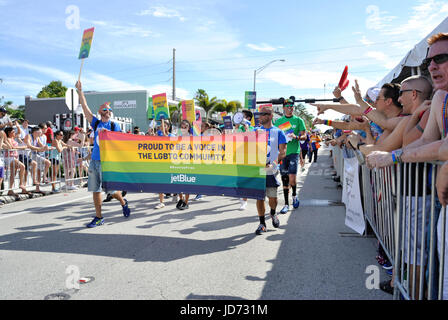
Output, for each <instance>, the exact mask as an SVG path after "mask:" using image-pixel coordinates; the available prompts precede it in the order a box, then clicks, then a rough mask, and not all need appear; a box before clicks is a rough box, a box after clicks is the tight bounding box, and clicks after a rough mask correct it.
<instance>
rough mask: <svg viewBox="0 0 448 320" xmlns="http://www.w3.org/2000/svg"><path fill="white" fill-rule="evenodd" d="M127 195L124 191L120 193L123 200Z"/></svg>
mask: <svg viewBox="0 0 448 320" xmlns="http://www.w3.org/2000/svg"><path fill="white" fill-rule="evenodd" d="M127 194H128V192H127V191H126V190H125V191H121V196H122V197H123V198H124V197H125V196H126V195H127Z"/></svg>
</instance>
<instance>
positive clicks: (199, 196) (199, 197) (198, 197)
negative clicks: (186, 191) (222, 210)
mask: <svg viewBox="0 0 448 320" xmlns="http://www.w3.org/2000/svg"><path fill="white" fill-rule="evenodd" d="M201 199H202V194H198V195H197V196H196V197H195V198H194V199H193V200H194V201H197V200H201Z"/></svg>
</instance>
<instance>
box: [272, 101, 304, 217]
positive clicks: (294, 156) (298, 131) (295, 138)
mask: <svg viewBox="0 0 448 320" xmlns="http://www.w3.org/2000/svg"><path fill="white" fill-rule="evenodd" d="M283 112H284V116H283V117H281V118H280V119H278V120H277V121H275V124H274V125H275V126H276V127H279V128H282V130H283V132H284V133H285V135H286V139H287V141H288V144H287V147H286V157H285V158H284V159H282V163H281V166H280V172H281V176H282V182H283V195H284V198H285V205H284V207H283V208H282V210H280V213H282V214H285V213H287V212H288V211H289V188H291V189H292V205H293V207H294V208H295V209H296V208H298V207H299V204H300V202H299V197H298V196H297V169H298V165H299V161H300V160H301V161H300V162H301V164H302V163H303V159H302V157H301V154H300V143H299V141H300V138H301V137H302V135H303V134H304V133H305V130H306V127H305V122H304V121H303V120H302V119H301V118H299V117H297V116H295V115H294V114H293V112H294V101H292V100H289V99H287V100H285V102H284V104H283ZM303 138H305V137H303Z"/></svg>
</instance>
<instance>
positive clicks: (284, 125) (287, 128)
mask: <svg viewBox="0 0 448 320" xmlns="http://www.w3.org/2000/svg"><path fill="white" fill-rule="evenodd" d="M278 128H279V129H280V130H282V131H283V132H284V133H291V132H293V131H294V129H293V128H292V125H291V123H290V122H289V121H286V122H285V123H282V124H280V125H279V126H278Z"/></svg>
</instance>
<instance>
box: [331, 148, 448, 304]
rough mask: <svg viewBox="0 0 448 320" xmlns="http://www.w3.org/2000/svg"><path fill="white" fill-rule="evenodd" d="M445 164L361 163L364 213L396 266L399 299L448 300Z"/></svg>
mask: <svg viewBox="0 0 448 320" xmlns="http://www.w3.org/2000/svg"><path fill="white" fill-rule="evenodd" d="M337 149H339V151H338V150H337ZM338 152H341V153H342V150H341V149H340V148H338V147H335V148H334V149H333V154H334V155H338ZM333 160H334V161H335V163H337V159H333ZM440 164H441V163H438V162H431V163H421V164H410V163H403V164H398V165H394V166H391V167H387V168H382V169H369V168H367V167H366V166H365V165H363V166H361V170H360V175H361V190H362V191H361V193H362V194H361V198H362V203H363V209H364V216H365V220H366V221H367V222H368V224H369V225H370V227H371V229H372V230H373V233H374V234H375V236H376V238H377V239H378V241H379V242H380V244H381V246H382V247H383V249H384V252H385V253H386V255H387V258H388V259H389V261H390V262H391V263H392V265H393V266H394V271H393V274H394V275H393V286H394V299H407V300H410V299H415V300H424V299H425V300H426V299H428V300H441V299H444V300H447V299H448V271H447V270H446V269H448V268H447V267H448V265H446V261H445V260H446V256H447V255H448V253H447V251H448V250H447V249H448V248H447V245H446V241H447V239H446V232H447V231H446V228H447V225H446V208H445V207H443V208H441V206H440V203H439V202H438V200H437V197H436V194H437V190H436V187H435V182H436V177H437V167H438V165H440ZM335 168H336V165H335Z"/></svg>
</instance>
